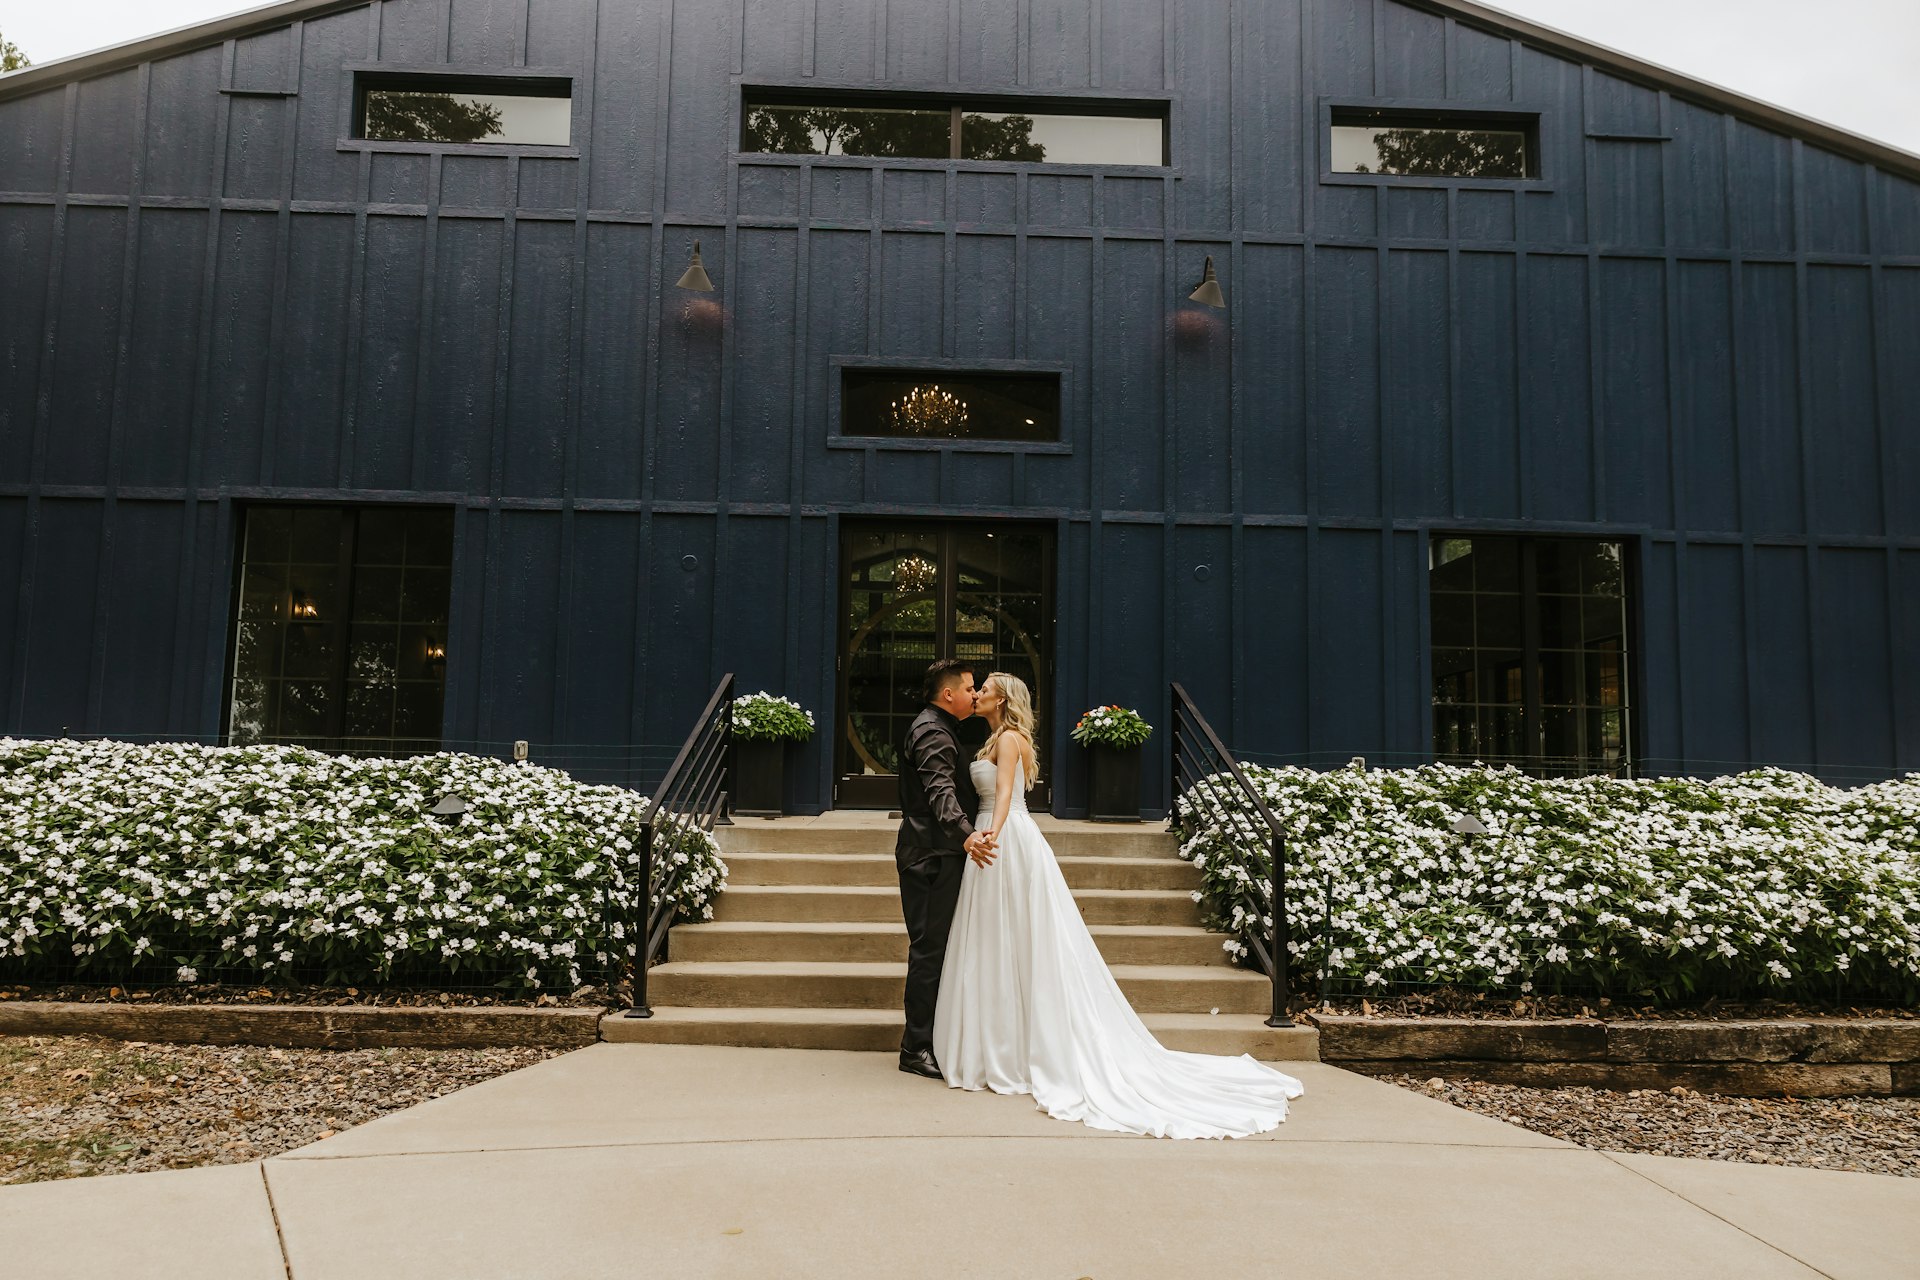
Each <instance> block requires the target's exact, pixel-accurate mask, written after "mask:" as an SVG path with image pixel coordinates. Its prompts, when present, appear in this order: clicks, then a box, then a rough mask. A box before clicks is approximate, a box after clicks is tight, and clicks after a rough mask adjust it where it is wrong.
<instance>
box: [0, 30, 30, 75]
mask: <svg viewBox="0 0 1920 1280" xmlns="http://www.w3.org/2000/svg"><path fill="white" fill-rule="evenodd" d="M32 65H33V60H32V59H30V58H28V57H27V55H26V54H24V53H22V52H20V46H19V45H17V44H15V43H14V42H13V41H11V40H9V39H7V38H6V37H5V36H3V35H0V74H4V73H6V72H8V71H21V70H24V69H26V68H27V67H30V66H32Z"/></svg>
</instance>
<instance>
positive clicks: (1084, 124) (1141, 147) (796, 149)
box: [740, 92, 1167, 165]
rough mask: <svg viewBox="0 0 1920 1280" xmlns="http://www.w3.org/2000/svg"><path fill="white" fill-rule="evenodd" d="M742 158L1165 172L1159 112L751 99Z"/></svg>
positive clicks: (990, 103)
mask: <svg viewBox="0 0 1920 1280" xmlns="http://www.w3.org/2000/svg"><path fill="white" fill-rule="evenodd" d="M744 108H745V109H744V111H743V112H742V117H743V122H744V123H743V130H742V138H741V144H740V149H741V150H742V151H760V152H773V153H777V154H781V155H807V156H888V157H896V158H909V159H922V160H1014V161H1028V162H1033V163H1045V164H1093V165H1165V164H1166V163H1167V112H1166V104H1165V103H1161V102H1145V103H1143V102H1111V101H1085V102H1082V101H1073V102H1071V103H1062V102H1058V101H1054V102H1045V103H1033V102H1026V103H1022V102H1017V101H1005V100H995V99H973V98H964V99H963V98H940V97H925V96H922V95H917V94H916V95H902V94H847V95H838V96H831V95H814V94H803V93H764V94H757V93H751V92H750V93H748V94H747V95H746V98H745V100H744Z"/></svg>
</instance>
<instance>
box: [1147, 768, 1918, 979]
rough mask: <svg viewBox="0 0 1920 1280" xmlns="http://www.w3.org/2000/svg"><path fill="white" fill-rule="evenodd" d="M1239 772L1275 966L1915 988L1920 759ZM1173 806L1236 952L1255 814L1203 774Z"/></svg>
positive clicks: (1229, 785) (1246, 937) (1258, 935)
mask: <svg viewBox="0 0 1920 1280" xmlns="http://www.w3.org/2000/svg"><path fill="white" fill-rule="evenodd" d="M1246 772H1247V776H1248V778H1249V780H1250V782H1251V783H1252V785H1253V787H1254V788H1255V789H1256V791H1258V793H1259V794H1260V797H1261V799H1262V800H1263V801H1264V803H1265V804H1266V806H1267V808H1268V810H1269V811H1270V812H1271V813H1272V815H1273V817H1274V819H1275V821H1277V822H1278V823H1279V824H1280V826H1281V827H1282V829H1283V830H1284V832H1285V833H1286V841H1287V843H1286V864H1285V869H1286V880H1285V883H1286V886H1287V895H1286V896H1287V901H1286V904H1285V906H1286V913H1285V915H1286V920H1287V925H1288V931H1287V932H1288V938H1287V946H1288V952H1289V954H1290V955H1292V956H1293V957H1294V958H1295V965H1294V968H1295V972H1296V973H1297V974H1300V975H1307V974H1312V975H1314V976H1316V977H1318V976H1320V975H1322V974H1324V975H1325V976H1326V977H1327V978H1329V979H1332V980H1337V981H1340V982H1342V983H1348V984H1353V983H1357V984H1360V985H1362V986H1366V985H1376V986H1377V985H1380V984H1383V983H1385V984H1392V983H1400V982H1412V983H1421V984H1432V983H1440V984H1448V985H1455V986H1468V987H1499V988H1505V989H1509V990H1516V991H1526V990H1546V991H1554V990H1578V991H1592V990H1595V989H1596V988H1597V989H1599V990H1600V991H1602V992H1605V991H1609V990H1611V991H1617V992H1621V993H1624V994H1628V995H1643V994H1655V995H1659V996H1664V997H1668V998H1678V997H1681V996H1686V995H1695V996H1698V995H1705V994H1708V993H1711V992H1718V993H1722V994H1727V995H1737V994H1756V993H1759V992H1761V991H1777V990H1778V988H1779V987H1780V986H1783V985H1784V986H1788V987H1790V988H1798V989H1800V991H1801V992H1802V993H1804V994H1806V995H1808V996H1810V997H1811V996H1818V997H1822V998H1833V997H1834V996H1835V995H1836V994H1844V995H1847V996H1849V997H1851V998H1876V999H1885V1000H1887V1001H1889V1002H1893V1001H1900V1002H1906V1001H1911V1000H1913V999H1916V998H1920V927H1916V925H1917V924H1920V774H1916V775H1911V776H1908V777H1905V778H1900V779H1896V780H1893V781H1889V782H1885V783H1880V784H1876V785H1874V786H1869V787H1861V788H1858V789H1855V790H1839V789H1835V788H1830V787H1827V786H1825V785H1823V784H1822V783H1820V782H1819V781H1818V780H1817V779H1813V778H1810V777H1807V776H1806V775H1803V774H1794V773H1788V772H1785V771H1781V770H1772V769H1763V770H1757V771H1754V772H1752V773H1746V774H1741V775H1739V776H1736V777H1728V778H1719V779H1715V780H1712V781H1694V780H1679V779H1655V780H1620V779H1613V778H1577V779H1538V778H1532V777H1528V776H1526V775H1524V774H1521V773H1519V772H1518V771H1516V770H1513V769H1498V770H1492V769H1485V768H1480V767H1475V768H1459V767H1455V766H1450V765H1432V766H1427V767H1425V768H1421V769H1413V770H1405V771H1398V772H1396V771H1391V770H1371V771H1368V772H1364V773H1362V772H1360V771H1357V770H1351V769H1339V770H1334V771H1331V772H1328V773H1316V772H1313V771H1311V770H1307V769H1300V768H1285V769H1266V768H1258V767H1250V768H1248V769H1247V771H1246ZM1467 815H1470V816H1472V817H1474V818H1475V819H1477V820H1478V822H1479V823H1480V825H1481V826H1483V827H1484V828H1485V829H1486V834H1484V835H1480V836H1477V837H1475V838H1474V839H1473V840H1472V841H1471V842H1468V841H1466V840H1463V839H1462V838H1461V837H1460V836H1459V835H1457V834H1455V833H1454V831H1453V825H1454V823H1455V822H1456V821H1457V820H1458V819H1459V818H1461V817H1462V816H1467ZM1178 817H1179V820H1180V824H1179V825H1180V830H1181V843H1180V855H1181V856H1182V857H1183V858H1186V859H1187V860H1189V861H1190V862H1192V863H1193V864H1194V866H1195V868H1196V869H1197V870H1199V871H1200V872H1201V875H1202V879H1203V883H1204V884H1205V886H1206V888H1205V895H1204V896H1205V902H1206V907H1207V911H1208V914H1209V916H1210V918H1211V919H1212V920H1213V921H1214V922H1215V923H1216V925H1217V926H1218V927H1221V928H1224V929H1226V930H1227V931H1228V932H1229V933H1231V934H1232V935H1233V937H1234V938H1235V940H1236V941H1237V942H1238V943H1239V944H1240V949H1239V950H1238V951H1236V952H1235V953H1234V954H1236V955H1242V956H1244V955H1247V954H1251V950H1250V948H1249V947H1248V946H1247V944H1248V943H1252V942H1260V943H1262V944H1264V942H1265V940H1266V934H1267V929H1268V919H1267V918H1268V917H1269V914H1270V910H1271V905H1270V900H1269V889H1268V884H1269V882H1270V874H1269V872H1270V868H1269V867H1268V860H1269V850H1270V846H1271V840H1272V837H1271V832H1270V829H1269V828H1268V826H1267V821H1266V818H1265V816H1264V815H1262V814H1260V813H1258V812H1257V811H1256V810H1255V808H1254V806H1253V805H1252V804H1251V802H1250V801H1249V800H1248V799H1247V798H1246V796H1245V793H1244V792H1243V791H1242V790H1241V788H1240V787H1239V785H1238V783H1237V782H1235V781H1234V780H1233V779H1231V778H1226V777H1215V778H1208V779H1203V780H1202V781H1200V782H1199V783H1197V784H1195V785H1194V786H1193V787H1191V788H1189V789H1188V790H1187V791H1186V792H1185V794H1183V795H1182V796H1181V797H1180V803H1179V812H1178ZM1842 961H1845V963H1842ZM1836 975H1838V977H1839V984H1838V986H1836Z"/></svg>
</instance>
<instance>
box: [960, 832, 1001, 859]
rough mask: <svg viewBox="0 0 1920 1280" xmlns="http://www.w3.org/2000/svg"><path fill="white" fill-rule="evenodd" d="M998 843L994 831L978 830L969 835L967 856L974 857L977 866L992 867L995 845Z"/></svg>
mask: <svg viewBox="0 0 1920 1280" xmlns="http://www.w3.org/2000/svg"><path fill="white" fill-rule="evenodd" d="M996 843H998V840H997V839H996V837H995V836H994V834H993V832H991V831H976V832H974V833H973V834H972V835H970V836H968V837H967V856H968V857H969V858H972V859H973V862H974V865H975V866H979V867H990V866H992V865H993V859H994V856H995V855H994V851H993V846H994V845H995V844H996Z"/></svg>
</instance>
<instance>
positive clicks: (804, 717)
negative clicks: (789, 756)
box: [733, 689, 813, 742]
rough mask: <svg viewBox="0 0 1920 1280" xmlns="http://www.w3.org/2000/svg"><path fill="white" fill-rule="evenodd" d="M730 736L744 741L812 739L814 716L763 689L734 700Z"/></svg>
mask: <svg viewBox="0 0 1920 1280" xmlns="http://www.w3.org/2000/svg"><path fill="white" fill-rule="evenodd" d="M733 734H734V736H735V737H736V738H739V739H741V740H742V741H744V742H805V741H806V740H807V739H808V738H811V737H812V736H813V713H812V712H811V711H808V710H807V709H806V708H804V707H802V706H801V705H800V704H799V703H797V702H795V701H793V700H792V699H791V698H776V697H775V696H774V695H773V694H770V693H768V692H767V691H766V690H764V689H763V690H761V691H760V692H759V693H746V694H742V695H741V696H739V697H738V698H735V699H734V700H733Z"/></svg>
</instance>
